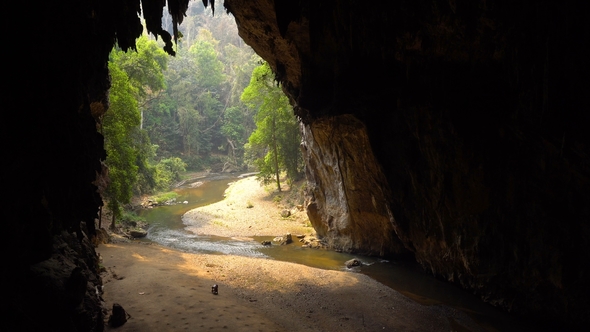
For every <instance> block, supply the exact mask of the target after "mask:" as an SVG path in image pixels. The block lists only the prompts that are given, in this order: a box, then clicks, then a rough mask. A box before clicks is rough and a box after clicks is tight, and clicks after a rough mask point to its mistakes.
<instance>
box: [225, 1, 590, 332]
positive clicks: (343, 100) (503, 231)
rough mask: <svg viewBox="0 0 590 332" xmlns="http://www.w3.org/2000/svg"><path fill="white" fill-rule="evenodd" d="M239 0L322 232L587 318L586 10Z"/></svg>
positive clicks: (466, 283)
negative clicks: (271, 77)
mask: <svg viewBox="0 0 590 332" xmlns="http://www.w3.org/2000/svg"><path fill="white" fill-rule="evenodd" d="M225 5H226V7H227V8H228V9H229V11H231V12H232V13H233V14H234V16H235V17H236V22H237V24H238V28H239V31H240V35H241V36H242V38H243V39H244V40H245V41H246V42H247V43H248V44H250V45H251V46H252V47H253V48H254V49H255V50H256V52H257V53H258V54H259V55H261V56H262V57H263V58H264V59H265V60H267V61H268V62H269V63H270V64H271V66H272V67H273V69H274V70H275V72H276V74H277V78H278V79H279V81H281V83H282V84H283V89H284V91H285V92H286V93H287V94H288V95H289V96H290V98H291V100H292V103H293V105H294V106H295V112H296V114H297V115H298V116H299V117H300V118H301V120H302V122H303V125H304V141H303V144H302V145H303V151H304V154H305V156H306V159H307V161H306V166H307V174H308V181H309V187H310V191H309V201H308V214H309V216H310V219H311V220H312V223H313V224H314V227H315V228H316V229H317V230H318V233H319V234H322V235H324V236H326V237H328V238H329V239H330V242H331V243H332V244H333V245H334V246H335V247H340V248H342V249H345V250H350V251H356V252H361V253H370V254H374V255H382V254H385V253H386V254H396V253H397V254H403V253H404V252H406V251H409V252H412V253H413V254H414V256H415V258H416V260H417V261H418V262H419V263H420V264H421V265H422V266H423V267H424V268H425V269H426V270H427V271H429V272H432V273H433V274H435V275H436V276H439V277H441V278H444V279H446V280H449V281H451V282H454V283H457V284H458V285H460V286H462V287H464V288H466V289H469V290H470V291H472V292H474V293H476V294H478V295H480V296H481V297H482V298H483V299H484V300H486V301H488V302H490V303H492V304H495V305H498V306H500V307H502V308H504V309H506V310H509V311H511V312H515V313H519V314H523V315H532V316H536V317H537V319H541V318H540V317H543V319H547V320H556V321H560V322H564V323H568V324H574V325H580V326H581V325H583V324H586V325H587V323H588V315H587V313H588V312H590V307H589V305H588V302H587V301H586V298H587V295H588V294H589V292H588V290H589V288H588V285H587V282H586V281H585V280H586V279H587V277H588V273H589V272H590V271H589V270H590V268H589V262H590V260H589V258H590V257H589V256H590V254H589V252H590V249H589V244H590V243H589V235H590V228H589V224H588V222H589V220H590V191H589V189H590V182H589V181H590V164H589V161H590V158H589V155H588V145H587V144H588V142H589V141H590V140H589V139H588V138H589V136H590V135H589V134H588V131H587V129H586V126H587V125H588V124H590V121H589V120H590V117H589V113H588V111H587V110H588V109H590V107H589V103H588V98H587V97H585V95H586V94H587V88H588V84H587V83H586V82H587V77H588V74H589V71H588V64H587V59H588V55H589V54H588V51H586V50H587V49H588V46H589V45H588V42H589V39H590V35H589V23H588V20H587V19H585V18H584V14H583V11H582V10H581V9H580V8H579V7H578V6H577V5H576V4H556V3H554V2H552V1H509V2H507V1H489V0H481V1H455V0H449V1H438V0H431V1H396V2H387V3H385V2H368V3H362V4H361V3H356V2H351V1H344V0H342V1H340V0H330V1H278V0H277V1H272V0H262V1H256V2H255V3H254V2H249V1H244V0H227V1H225ZM400 241H401V243H403V248H401V246H399V245H398V243H400Z"/></svg>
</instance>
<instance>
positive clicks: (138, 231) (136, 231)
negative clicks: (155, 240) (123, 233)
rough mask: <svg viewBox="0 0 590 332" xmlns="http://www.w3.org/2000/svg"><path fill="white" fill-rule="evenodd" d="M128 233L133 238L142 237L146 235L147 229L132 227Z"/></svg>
mask: <svg viewBox="0 0 590 332" xmlns="http://www.w3.org/2000/svg"><path fill="white" fill-rule="evenodd" d="M129 235H131V237H133V238H136V239H138V238H142V237H146V236H147V231H145V230H143V229H132V230H130V231H129Z"/></svg>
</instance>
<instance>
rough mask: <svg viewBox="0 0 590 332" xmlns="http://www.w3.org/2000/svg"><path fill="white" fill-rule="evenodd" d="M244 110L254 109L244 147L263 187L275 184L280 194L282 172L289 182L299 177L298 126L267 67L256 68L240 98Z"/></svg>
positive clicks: (266, 65) (286, 100)
mask: <svg viewBox="0 0 590 332" xmlns="http://www.w3.org/2000/svg"><path fill="white" fill-rule="evenodd" d="M241 99H242V101H243V102H244V103H246V105H248V107H250V108H253V109H256V110H257V112H256V116H255V121H256V130H255V131H254V132H253V133H252V135H251V136H250V138H249V140H248V145H247V146H246V147H247V149H248V150H250V151H249V152H250V154H251V155H254V163H255V165H256V166H257V167H258V169H259V171H260V173H259V175H258V178H259V180H261V181H262V182H263V183H269V182H271V181H273V180H274V181H276V184H277V189H278V190H279V191H281V182H280V173H281V171H286V173H287V178H288V179H289V180H290V181H293V180H296V179H297V178H298V177H299V174H300V173H301V171H300V165H301V159H302V157H301V153H300V152H299V144H300V140H301V138H300V133H299V123H298V121H297V119H296V118H295V116H294V115H293V111H292V108H291V105H290V104H289V100H288V99H287V96H285V94H284V93H283V91H282V90H281V89H280V87H279V86H278V85H277V84H276V83H275V79H274V74H273V73H272V70H271V68H270V66H269V65H268V63H264V64H262V65H260V66H258V67H256V68H255V69H254V71H253V73H252V78H251V80H250V84H249V85H248V87H246V89H244V92H243V93H242V97H241Z"/></svg>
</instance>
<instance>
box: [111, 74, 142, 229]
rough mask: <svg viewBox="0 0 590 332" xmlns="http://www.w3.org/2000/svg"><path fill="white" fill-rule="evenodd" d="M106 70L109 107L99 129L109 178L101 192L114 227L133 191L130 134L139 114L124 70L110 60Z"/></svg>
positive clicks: (134, 158)
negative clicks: (108, 78) (108, 79)
mask: <svg viewBox="0 0 590 332" xmlns="http://www.w3.org/2000/svg"><path fill="white" fill-rule="evenodd" d="M109 72H110V75H111V89H110V91H109V99H110V107H109V110H108V111H107V112H106V114H105V115H104V117H103V120H102V130H103V135H104V137H105V149H106V151H107V159H106V164H107V167H108V172H109V179H110V182H109V185H108V186H107V188H106V192H105V195H106V197H107V199H108V207H109V209H110V210H111V211H112V214H113V217H112V222H111V228H114V227H115V220H116V218H117V217H119V216H120V215H121V206H122V204H127V203H129V201H130V199H131V197H132V195H133V186H134V184H135V181H136V179H137V172H138V166H137V164H136V162H137V156H138V153H137V150H136V149H135V146H134V144H133V140H132V139H131V137H132V136H133V135H134V132H135V131H136V130H138V127H139V123H140V115H139V110H138V108H137V100H136V98H135V95H136V93H137V90H136V89H135V88H134V87H133V86H132V84H131V82H130V80H129V77H128V76H127V74H126V73H125V72H124V71H123V70H122V69H121V68H119V67H118V66H117V65H116V64H114V63H112V62H111V63H109Z"/></svg>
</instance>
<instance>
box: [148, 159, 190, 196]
mask: <svg viewBox="0 0 590 332" xmlns="http://www.w3.org/2000/svg"><path fill="white" fill-rule="evenodd" d="M155 168H156V176H155V182H156V186H155V188H156V189H157V190H168V189H170V186H171V185H172V184H173V183H174V182H177V181H180V180H181V176H180V175H181V173H183V172H184V171H185V170H186V163H185V162H184V161H182V159H180V158H178V157H171V158H167V159H162V160H160V162H159V163H158V164H157V165H156V167H155Z"/></svg>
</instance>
